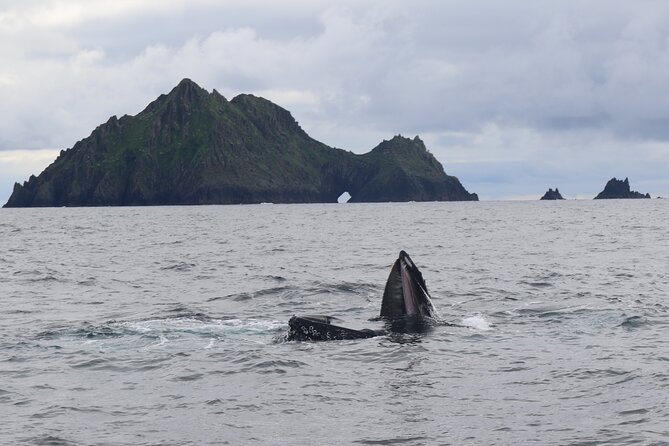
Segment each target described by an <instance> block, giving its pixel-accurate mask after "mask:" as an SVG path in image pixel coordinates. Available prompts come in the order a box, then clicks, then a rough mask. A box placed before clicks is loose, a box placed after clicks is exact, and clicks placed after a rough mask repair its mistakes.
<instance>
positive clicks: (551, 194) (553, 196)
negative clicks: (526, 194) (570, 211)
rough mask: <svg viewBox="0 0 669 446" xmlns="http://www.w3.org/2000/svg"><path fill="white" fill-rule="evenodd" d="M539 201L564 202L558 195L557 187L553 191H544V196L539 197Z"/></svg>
mask: <svg viewBox="0 0 669 446" xmlns="http://www.w3.org/2000/svg"><path fill="white" fill-rule="evenodd" d="M540 199H541V200H564V198H563V197H562V194H561V193H560V191H559V190H558V188H557V187H556V188H555V190H553V189H550V188H549V189H548V190H547V191H546V193H545V194H544V196H543V197H541V198H540Z"/></svg>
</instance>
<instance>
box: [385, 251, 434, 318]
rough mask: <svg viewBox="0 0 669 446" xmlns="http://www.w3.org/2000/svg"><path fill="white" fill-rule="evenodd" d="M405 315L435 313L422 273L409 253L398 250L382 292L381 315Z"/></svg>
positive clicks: (398, 316)
mask: <svg viewBox="0 0 669 446" xmlns="http://www.w3.org/2000/svg"><path fill="white" fill-rule="evenodd" d="M405 316H418V317H431V318H436V316H437V313H436V311H435V309H434V305H432V300H431V299H430V294H429V293H428V291H427V286H426V285H425V280H424V279H423V275H422V274H421V272H420V271H419V270H418V267H417V266H416V265H415V264H414V263H413V261H412V260H411V257H409V254H407V253H406V252H404V251H400V255H399V257H398V258H397V260H396V261H395V263H394V264H393V267H392V269H391V270H390V275H389V276H388V281H387V282H386V288H385V290H384V292H383V301H382V302H381V317H382V318H387V319H396V318H400V317H405Z"/></svg>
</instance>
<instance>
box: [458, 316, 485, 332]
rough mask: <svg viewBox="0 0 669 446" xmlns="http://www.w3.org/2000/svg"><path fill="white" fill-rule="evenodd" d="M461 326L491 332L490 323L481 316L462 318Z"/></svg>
mask: <svg viewBox="0 0 669 446" xmlns="http://www.w3.org/2000/svg"><path fill="white" fill-rule="evenodd" d="M462 325H464V326H465V327H469V328H474V329H476V330H481V331H488V330H492V325H491V324H490V322H488V321H487V320H486V319H485V317H483V316H481V315H480V314H477V315H474V316H470V317H466V318H464V319H463V320H462Z"/></svg>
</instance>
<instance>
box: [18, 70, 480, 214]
mask: <svg viewBox="0 0 669 446" xmlns="http://www.w3.org/2000/svg"><path fill="white" fill-rule="evenodd" d="M345 191H347V192H349V193H350V194H351V197H352V198H351V200H350V201H351V202H383V201H454V200H478V197H477V195H476V194H472V193H469V192H467V190H465V188H464V187H463V186H462V184H461V183H460V181H459V180H458V179H457V178H456V177H453V176H449V175H446V173H445V172H444V169H443V167H442V165H441V164H440V163H439V162H438V161H437V160H436V158H435V157H434V156H433V155H432V154H431V153H430V152H428V151H427V149H426V148H425V145H424V144H423V142H422V141H421V140H420V139H419V138H418V137H416V138H414V139H408V138H404V137H402V136H396V137H394V138H393V139H391V140H390V141H383V142H382V143H381V144H379V145H378V146H377V147H376V148H374V149H373V150H372V151H370V152H368V153H366V154H363V155H357V154H354V153H352V152H348V151H344V150H341V149H335V148H331V147H328V146H326V145H325V144H323V143H321V142H318V141H316V140H314V139H313V138H311V137H309V135H307V133H306V132H304V130H302V128H300V126H299V124H298V123H297V122H296V121H295V119H293V117H292V116H291V114H290V113H289V112H288V111H287V110H285V109H283V108H281V107H279V106H278V105H276V104H274V103H272V102H270V101H268V100H266V99H263V98H259V97H255V96H253V95H239V96H237V97H235V98H234V99H233V100H231V101H228V100H227V99H226V98H224V97H223V96H222V95H220V94H219V93H218V92H217V91H216V90H214V91H213V92H211V93H209V92H207V91H206V90H204V89H202V88H200V87H199V86H198V85H197V84H195V83H194V82H192V81H191V80H188V79H184V80H182V81H181V82H180V83H179V84H178V85H177V86H176V87H175V88H174V89H173V90H172V91H171V92H170V93H169V94H167V95H161V96H160V97H158V98H157V99H156V100H155V101H153V102H152V103H150V104H149V105H148V106H147V107H146V109H144V110H143V111H142V112H140V113H139V114H137V115H136V116H128V115H125V116H123V117H121V118H120V119H117V118H116V117H115V116H113V117H112V118H110V119H109V120H108V121H107V122H106V123H105V124H102V125H100V126H99V127H97V128H96V129H95V130H94V131H93V132H92V133H91V135H90V136H89V137H87V138H85V139H83V140H81V141H79V142H77V143H76V144H75V145H74V147H72V148H71V149H68V150H64V151H61V153H60V156H58V158H57V159H56V160H55V161H54V162H53V163H52V164H51V165H50V166H48V167H47V168H46V169H45V170H44V171H43V172H42V173H41V174H40V175H39V176H37V177H35V176H31V177H30V179H29V180H28V181H26V182H24V183H23V185H21V184H18V183H17V184H15V186H14V191H13V193H12V195H11V197H10V198H9V200H8V202H7V204H6V205H5V207H36V206H117V205H171V204H235V203H262V202H272V203H313V202H325V203H329V202H331V203H335V202H336V201H337V198H338V197H339V195H341V194H342V193H343V192H345Z"/></svg>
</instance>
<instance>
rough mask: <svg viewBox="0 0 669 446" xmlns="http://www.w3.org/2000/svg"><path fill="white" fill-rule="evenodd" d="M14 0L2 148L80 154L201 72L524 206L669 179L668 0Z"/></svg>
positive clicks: (0, 79) (321, 127)
mask: <svg viewBox="0 0 669 446" xmlns="http://www.w3.org/2000/svg"><path fill="white" fill-rule="evenodd" d="M3 5H5V6H3V7H2V9H0V56H1V57H2V58H3V62H4V63H3V65H2V67H0V103H2V104H3V107H2V108H1V109H0V151H2V150H15V149H19V148H20V149H40V148H65V147H70V146H72V145H73V144H74V142H76V141H77V140H79V139H81V138H83V137H85V136H87V135H88V134H89V133H90V131H91V130H93V128H95V127H96V126H97V125H98V124H100V123H101V122H104V121H106V119H107V118H108V117H109V116H110V115H113V114H116V115H122V114H125V113H129V114H135V113H137V112H139V111H140V110H141V109H142V108H143V107H144V106H145V105H146V104H148V103H149V102H150V101H151V100H153V99H154V98H155V97H157V96H158V95H159V94H161V93H165V92H167V91H169V90H170V89H171V88H172V87H173V86H174V85H176V83H177V82H178V81H179V80H180V79H181V78H183V77H190V78H191V79H193V80H195V81H196V82H198V83H199V84H200V85H202V86H203V87H205V88H207V89H209V90H211V89H213V88H216V89H217V90H218V91H220V92H221V93H223V94H224V95H226V96H228V97H232V96H234V95H236V94H238V93H254V94H258V95H261V96H265V97H268V98H269V99H271V100H274V101H275V102H277V103H279V104H280V105H282V106H284V107H285V108H288V109H289V110H290V111H291V112H292V113H293V115H294V116H295V117H296V118H297V119H298V120H299V121H300V123H301V125H302V127H303V128H304V129H305V130H306V131H307V132H308V133H309V134H311V135H312V136H314V137H315V138H317V139H319V140H322V141H323V142H325V143H327V144H330V145H333V146H338V147H343V148H347V149H351V150H354V151H357V152H364V151H367V150H369V149H370V148H372V147H374V146H375V145H376V144H377V143H378V142H380V141H381V139H384V138H386V139H387V138H388V137H390V136H392V135H394V134H397V133H402V134H406V135H408V136H413V135H416V134H419V135H421V136H422V137H423V138H424V139H425V140H426V141H427V142H428V147H429V148H430V150H431V151H432V152H434V153H435V154H436V155H437V157H438V158H439V159H440V160H441V161H443V162H444V164H445V165H446V170H447V171H448V172H449V173H455V174H458V172H453V169H458V170H460V171H461V172H463V173H464V175H460V176H461V177H462V178H461V179H463V181H465V182H466V181H470V182H471V183H470V184H465V185H466V186H467V187H468V188H469V189H471V190H473V191H477V192H479V190H477V188H479V189H480V188H481V187H483V188H484V189H485V187H488V186H486V185H487V184H492V182H490V181H488V182H485V181H484V180H485V178H486V175H487V178H490V179H496V181H497V182H496V183H495V184H497V186H498V187H497V188H496V189H494V188H493V187H491V188H490V189H489V191H488V192H485V193H484V194H483V195H487V196H489V197H493V198H494V197H500V196H510V195H511V194H513V195H524V194H523V193H522V191H520V192H521V193H517V192H516V191H514V190H512V187H511V186H510V185H511V184H515V183H516V182H517V179H519V178H524V179H526V180H528V181H529V178H528V177H527V175H526V172H529V171H532V172H534V173H533V174H532V175H533V177H532V178H535V180H536V182H537V186H536V187H539V186H540V183H541V180H542V178H544V177H543V176H546V177H545V179H546V181H548V180H549V179H551V180H553V178H554V179H555V182H559V180H560V178H563V179H564V181H572V182H575V181H576V180H577V179H578V178H580V177H579V176H587V175H588V172H592V173H595V172H597V173H598V172H599V171H600V170H601V171H602V173H601V175H604V176H605V177H606V176H613V174H614V173H613V172H611V174H610V175H608V174H605V173H604V171H613V170H615V171H616V173H615V174H616V175H620V176H622V175H630V176H631V175H632V174H631V173H630V174H626V172H622V173H618V172H619V171H623V170H626V169H629V170H634V171H635V173H638V174H639V175H640V176H641V177H644V175H646V174H645V172H647V175H648V180H647V181H656V183H653V184H660V183H659V181H660V180H657V178H656V177H657V174H656V172H657V170H658V169H660V168H663V169H666V168H668V167H669V152H668V151H667V141H669V125H667V124H668V123H669V84H668V83H667V82H666V73H667V72H669V11H667V10H666V8H664V6H663V4H662V3H660V2H655V1H652V0H651V1H640V2H634V3H624V2H623V3H615V4H614V3H611V2H609V1H603V0H602V1H594V0H593V1H587V2H576V1H570V0H567V1H546V2H541V4H538V3H537V2H534V1H530V0H520V1H517V2H511V3H509V2H487V1H486V2H483V1H472V2H466V3H463V2H458V1H444V2H438V3H435V2H431V1H426V0H417V1H416V2H411V3H410V4H409V3H407V2H403V1H399V0H386V1H371V2H357V1H352V0H351V1H342V2H337V4H336V6H333V4H332V3H331V2H324V1H287V2H281V3H280V4H278V3H276V2H272V1H256V2H248V1H241V0H233V1H226V2H220V1H214V0H188V1H186V0H175V1H173V2H163V1H158V0H132V1H130V0H119V1H116V2H90V1H84V0H69V1H67V2H65V1H60V0H43V1H36V0H24V1H11V0H10V1H6V2H4V3H3ZM616 160H619V161H616ZM451 166H452V167H451ZM475 171H476V172H475ZM550 172H555V176H554V177H549V176H548V175H549V174H550ZM36 173H37V172H36ZM470 173H471V175H470ZM502 174H503V175H504V176H503V178H502V177H501V176H500V175H502ZM651 177H652V178H655V179H652V178H651ZM591 181H593V182H591V183H588V184H585V183H584V184H582V185H580V186H579V187H582V188H583V189H588V190H591V189H594V188H599V183H600V182H601V180H600V179H599V178H597V179H596V180H591ZM556 185H557V186H560V188H561V190H563V189H564V188H565V187H564V186H561V185H559V184H552V185H549V184H546V185H544V186H541V187H540V189H545V188H547V187H548V186H553V187H555V186H556ZM518 187H519V188H520V185H519V186H518ZM662 187H664V186H662ZM493 189H494V190H493ZM481 190H483V189H481ZM505 191H508V193H507V192H505ZM540 192H543V191H540ZM661 192H662V193H663V194H669V190H666V189H665V190H663V191H661Z"/></svg>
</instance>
